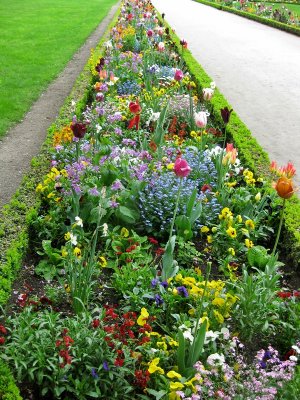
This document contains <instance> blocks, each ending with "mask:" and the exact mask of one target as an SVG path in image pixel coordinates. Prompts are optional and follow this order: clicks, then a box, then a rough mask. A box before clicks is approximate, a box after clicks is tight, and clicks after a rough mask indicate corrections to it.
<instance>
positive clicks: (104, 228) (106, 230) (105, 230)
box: [102, 222, 108, 236]
mask: <svg viewBox="0 0 300 400" xmlns="http://www.w3.org/2000/svg"><path fill="white" fill-rule="evenodd" d="M102 228H103V236H108V225H107V223H106V222H105V223H104V224H103V225H102Z"/></svg>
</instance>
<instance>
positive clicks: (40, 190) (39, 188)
mask: <svg viewBox="0 0 300 400" xmlns="http://www.w3.org/2000/svg"><path fill="white" fill-rule="evenodd" d="M44 190H45V188H44V186H43V185H42V184H41V183H39V184H38V185H37V187H36V189H35V191H36V192H37V193H42V192H43V191H44Z"/></svg>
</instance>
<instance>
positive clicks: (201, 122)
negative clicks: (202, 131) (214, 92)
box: [194, 111, 207, 128]
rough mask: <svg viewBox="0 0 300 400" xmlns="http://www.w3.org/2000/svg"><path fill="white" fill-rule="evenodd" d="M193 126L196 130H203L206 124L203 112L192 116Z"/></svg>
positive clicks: (205, 116)
mask: <svg viewBox="0 0 300 400" xmlns="http://www.w3.org/2000/svg"><path fill="white" fill-rule="evenodd" d="M194 119H195V124H196V125H197V126H198V128H205V127H206V124H207V115H206V112H205V111H200V112H198V113H195V114H194Z"/></svg>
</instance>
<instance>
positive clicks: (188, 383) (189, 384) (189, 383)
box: [184, 377, 198, 393]
mask: <svg viewBox="0 0 300 400" xmlns="http://www.w3.org/2000/svg"><path fill="white" fill-rule="evenodd" d="M195 381H198V379H197V378H196V377H193V378H192V379H190V380H189V381H186V382H185V383H184V385H185V386H188V387H191V389H192V391H193V392H194V393H195V390H196V388H195V386H194V385H193V382H195Z"/></svg>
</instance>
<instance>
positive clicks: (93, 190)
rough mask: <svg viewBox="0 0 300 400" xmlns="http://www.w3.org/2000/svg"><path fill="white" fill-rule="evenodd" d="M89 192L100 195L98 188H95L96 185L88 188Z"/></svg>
mask: <svg viewBox="0 0 300 400" xmlns="http://www.w3.org/2000/svg"><path fill="white" fill-rule="evenodd" d="M89 194H90V195H91V196H99V195H100V193H99V191H98V189H97V188H96V187H94V188H92V189H90V190H89Z"/></svg>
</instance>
